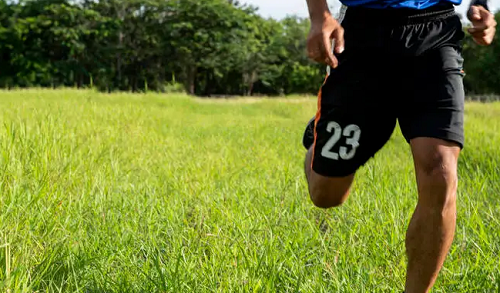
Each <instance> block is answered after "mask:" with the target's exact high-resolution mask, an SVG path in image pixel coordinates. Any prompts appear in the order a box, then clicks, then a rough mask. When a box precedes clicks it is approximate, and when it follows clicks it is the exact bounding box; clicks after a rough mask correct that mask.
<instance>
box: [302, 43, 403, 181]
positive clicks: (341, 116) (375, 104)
mask: <svg viewBox="0 0 500 293" xmlns="http://www.w3.org/2000/svg"><path fill="white" fill-rule="evenodd" d="M344 54H345V55H344ZM344 54H342V55H341V56H339V66H338V67H337V68H336V69H335V70H332V71H331V73H330V75H329V76H328V78H327V79H326V81H325V84H324V85H323V87H322V89H321V92H320V95H319V99H318V113H317V115H316V123H315V130H314V131H315V140H314V144H313V154H312V170H313V171H314V172H315V173H317V174H319V175H322V176H325V177H344V176H349V175H352V174H354V173H355V172H356V170H357V169H358V168H360V167H361V166H362V165H364V164H365V163H366V162H367V161H368V160H369V159H370V158H371V157H373V156H374V155H375V154H376V153H377V151H378V150H379V149H380V148H382V146H383V145H384V144H385V143H386V142H387V141H388V139H389V138H390V136H391V135H392V132H393V130H394V127H395V124H396V115H394V114H393V112H392V110H391V109H392V108H391V107H388V106H387V103H388V101H385V100H384V97H386V96H390V95H389V94H387V93H384V92H383V90H382V89H381V87H380V83H382V82H383V79H384V74H383V73H381V72H378V73H377V74H373V71H372V68H373V66H376V65H375V64H373V63H374V61H373V60H372V58H371V55H369V54H362V52H352V51H351V52H349V51H347V50H346V53H344ZM370 65H372V66H370Z"/></svg>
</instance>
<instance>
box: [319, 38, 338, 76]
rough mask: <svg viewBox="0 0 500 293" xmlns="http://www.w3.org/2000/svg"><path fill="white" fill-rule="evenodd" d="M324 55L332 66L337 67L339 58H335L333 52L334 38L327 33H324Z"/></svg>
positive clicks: (327, 62) (326, 61)
mask: <svg viewBox="0 0 500 293" xmlns="http://www.w3.org/2000/svg"><path fill="white" fill-rule="evenodd" d="M321 47H322V49H323V56H324V58H325V60H324V62H325V63H326V64H328V65H329V66H330V67H332V68H336V67H337V65H338V60H337V58H335V56H334V55H333V52H332V40H331V38H330V36H329V35H328V34H326V33H323V44H322V46H321Z"/></svg>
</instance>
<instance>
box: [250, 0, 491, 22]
mask: <svg viewBox="0 0 500 293" xmlns="http://www.w3.org/2000/svg"><path fill="white" fill-rule="evenodd" d="M241 2H244V3H248V4H251V5H253V6H257V7H259V12H260V14H261V15H262V16H264V17H272V18H276V19H281V18H283V17H285V16H286V15H292V14H296V15H298V16H302V17H307V16H308V13H307V4H306V0H241ZM328 3H329V4H330V6H331V7H333V8H334V9H336V8H337V9H338V7H340V2H339V0H328ZM469 3H470V0H462V5H460V6H459V7H458V8H457V11H459V12H460V13H461V14H462V15H464V16H465V12H466V11H467V8H468V5H469ZM488 3H489V5H490V8H491V9H492V10H493V11H497V10H499V9H500V0H489V2H488Z"/></svg>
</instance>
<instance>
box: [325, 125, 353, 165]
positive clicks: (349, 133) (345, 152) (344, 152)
mask: <svg viewBox="0 0 500 293" xmlns="http://www.w3.org/2000/svg"><path fill="white" fill-rule="evenodd" d="M326 131H328V132H329V133H332V137H331V138H330V139H329V140H328V141H327V142H326V144H325V146H324V147H323V149H322V151H321V155H322V156H323V157H325V158H329V159H332V160H338V159H339V156H340V158H341V159H342V160H350V159H352V158H354V155H356V149H357V148H358V147H359V138H360V136H361V129H360V128H359V126H357V125H354V124H351V125H348V126H346V127H345V128H344V130H343V131H342V127H340V125H339V124H338V123H337V122H333V121H332V122H330V123H328V125H327V126H326ZM342 135H343V136H344V137H346V144H347V145H349V146H350V147H351V148H350V151H349V149H348V148H347V147H345V146H341V147H340V148H339V153H334V152H332V148H333V147H334V146H335V145H336V144H337V142H339V140H340V138H341V136H342Z"/></svg>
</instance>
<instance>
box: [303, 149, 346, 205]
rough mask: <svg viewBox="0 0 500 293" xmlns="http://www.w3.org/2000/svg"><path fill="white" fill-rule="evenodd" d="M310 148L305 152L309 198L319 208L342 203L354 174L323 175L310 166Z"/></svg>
mask: <svg viewBox="0 0 500 293" xmlns="http://www.w3.org/2000/svg"><path fill="white" fill-rule="evenodd" d="M311 159H312V149H309V151H308V152H307V154H306V159H305V166H304V168H305V173H306V178H307V182H308V185H309V194H310V196H311V200H312V202H313V203H314V205H316V206H317V207H319V208H324V209H328V208H332V207H337V206H340V205H342V203H344V202H345V201H346V200H347V198H348V197H349V190H350V188H351V185H352V182H353V180H354V174H352V175H349V176H347V177H325V176H321V175H319V174H317V173H316V172H314V170H312V168H311Z"/></svg>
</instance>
